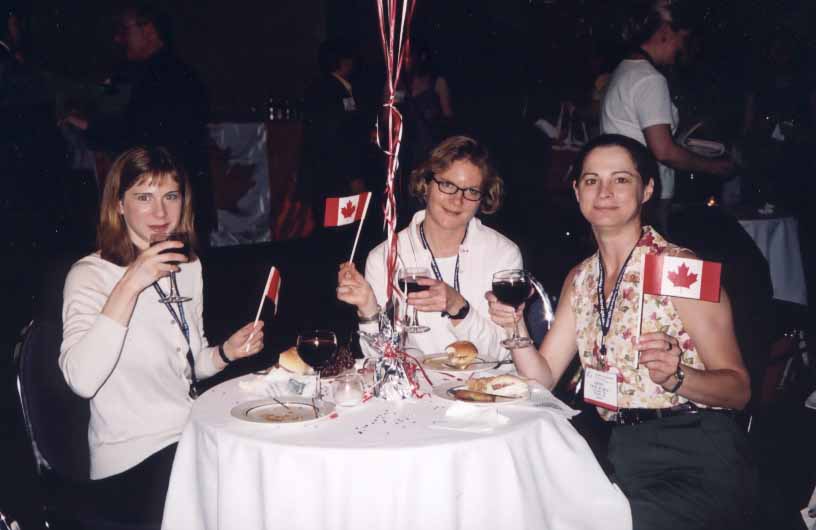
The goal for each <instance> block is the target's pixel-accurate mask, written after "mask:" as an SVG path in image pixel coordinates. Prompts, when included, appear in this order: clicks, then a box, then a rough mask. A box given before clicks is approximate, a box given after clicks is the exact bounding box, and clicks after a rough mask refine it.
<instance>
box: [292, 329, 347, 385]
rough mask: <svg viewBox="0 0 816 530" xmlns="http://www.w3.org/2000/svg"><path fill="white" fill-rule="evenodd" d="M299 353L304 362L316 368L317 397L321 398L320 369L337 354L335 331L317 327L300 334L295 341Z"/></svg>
mask: <svg viewBox="0 0 816 530" xmlns="http://www.w3.org/2000/svg"><path fill="white" fill-rule="evenodd" d="M295 347H296V348H297V352H298V355H300V358H301V359H303V362H305V363H306V364H308V365H309V366H311V367H312V368H314V371H315V373H316V374H317V379H316V380H317V390H316V392H315V397H317V398H318V399H320V398H321V395H322V394H321V387H320V371H321V370H323V368H325V367H326V366H328V365H329V363H330V362H331V361H332V359H334V356H335V355H337V335H335V334H334V332H333V331H327V330H323V329H316V330H314V331H309V332H307V333H301V334H300V335H298V338H297V342H296V343H295Z"/></svg>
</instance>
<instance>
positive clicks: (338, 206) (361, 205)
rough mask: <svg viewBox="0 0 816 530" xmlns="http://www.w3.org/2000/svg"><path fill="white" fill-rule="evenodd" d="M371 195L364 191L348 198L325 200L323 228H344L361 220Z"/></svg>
mask: <svg viewBox="0 0 816 530" xmlns="http://www.w3.org/2000/svg"><path fill="white" fill-rule="evenodd" d="M370 198H371V193H370V192H367V191H364V192H363V193H360V194H359V195H351V196H350V197H329V198H328V199H326V213H325V215H324V216H323V226H345V225H350V224H351V223H353V222H355V221H359V220H360V219H362V218H363V215H364V212H365V210H366V206H367V205H368V200H369V199H370Z"/></svg>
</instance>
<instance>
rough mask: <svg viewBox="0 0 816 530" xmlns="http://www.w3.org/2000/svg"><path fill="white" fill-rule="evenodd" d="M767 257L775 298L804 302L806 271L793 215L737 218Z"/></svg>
mask: <svg viewBox="0 0 816 530" xmlns="http://www.w3.org/2000/svg"><path fill="white" fill-rule="evenodd" d="M739 223H740V224H741V225H742V227H743V228H744V229H745V231H746V232H748V234H749V235H750V236H751V238H752V239H753V240H754V242H755V243H756V245H757V247H759V250H760V251H761V252H762V255H763V256H765V259H766V260H767V261H768V267H769V269H770V271H771V283H772V284H773V296H774V298H776V299H777V300H784V301H786V302H793V303H795V304H802V305H807V288H806V284H805V271H804V267H803V266H802V253H801V251H800V249H799V232H798V225H797V223H796V219H794V218H793V217H777V218H770V219H748V220H740V222H739Z"/></svg>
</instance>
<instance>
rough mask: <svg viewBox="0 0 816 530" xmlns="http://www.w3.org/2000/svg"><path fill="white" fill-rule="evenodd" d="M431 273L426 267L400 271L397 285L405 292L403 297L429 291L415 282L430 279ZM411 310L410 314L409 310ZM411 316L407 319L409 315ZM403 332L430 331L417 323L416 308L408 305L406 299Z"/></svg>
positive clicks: (426, 286)
mask: <svg viewBox="0 0 816 530" xmlns="http://www.w3.org/2000/svg"><path fill="white" fill-rule="evenodd" d="M430 277H431V271H430V270H428V269H427V268H426V267H407V268H405V269H402V271H400V274H399V283H400V287H401V288H402V290H403V291H404V292H405V295H406V297H407V295H409V294H411V293H418V292H421V291H427V290H428V289H430V286H428V285H420V284H419V282H417V280H419V279H420V278H430ZM411 309H413V311H412V312H411V311H410V310H411ZM411 313H413V315H412V316H410V317H409V315H411ZM405 318H406V324H405V331H407V332H408V333H427V332H428V331H430V330H431V328H429V327H428V326H423V325H421V324H420V323H419V318H418V317H417V308H416V307H413V306H411V305H408V301H407V299H406V306H405Z"/></svg>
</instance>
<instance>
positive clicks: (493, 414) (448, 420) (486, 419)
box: [430, 403, 510, 432]
mask: <svg viewBox="0 0 816 530" xmlns="http://www.w3.org/2000/svg"><path fill="white" fill-rule="evenodd" d="M509 421H510V418H508V417H507V416H504V415H502V414H499V411H498V410H496V408H494V407H479V406H476V405H470V404H468V403H456V404H454V405H451V406H450V408H448V410H447V411H446V412H445V418H444V419H442V420H440V421H437V422H436V423H433V424H432V425H431V426H430V427H431V428H432V429H446V430H450V431H464V432H490V431H492V430H493V429H494V428H496V427H499V426H501V425H505V424H507V423H508V422H509Z"/></svg>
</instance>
